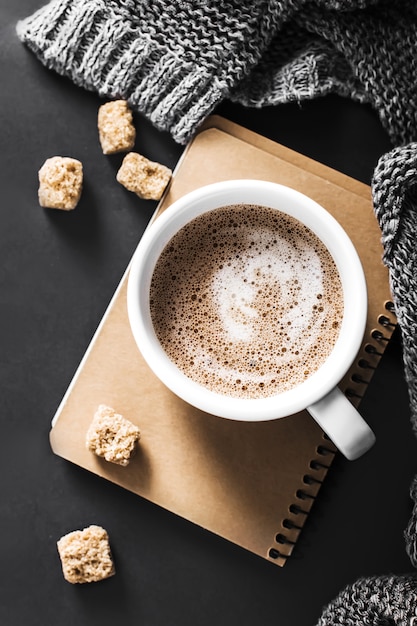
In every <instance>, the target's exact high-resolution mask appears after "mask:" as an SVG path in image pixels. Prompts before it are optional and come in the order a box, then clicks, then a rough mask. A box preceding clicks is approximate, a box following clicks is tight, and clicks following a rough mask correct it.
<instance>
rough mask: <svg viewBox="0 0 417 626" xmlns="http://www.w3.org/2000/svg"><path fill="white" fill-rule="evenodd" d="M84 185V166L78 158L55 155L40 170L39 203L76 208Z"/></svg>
mask: <svg viewBox="0 0 417 626" xmlns="http://www.w3.org/2000/svg"><path fill="white" fill-rule="evenodd" d="M82 186H83V166H82V163H81V162H80V161H77V159H72V158H71V157H61V156H54V157H51V158H49V159H46V161H45V163H44V164H43V165H42V167H41V169H40V170H39V190H38V197H39V204H40V205H41V206H42V207H45V208H48V209H63V210H64V211H70V210H71V209H75V207H76V206H77V204H78V201H79V199H80V196H81V190H82Z"/></svg>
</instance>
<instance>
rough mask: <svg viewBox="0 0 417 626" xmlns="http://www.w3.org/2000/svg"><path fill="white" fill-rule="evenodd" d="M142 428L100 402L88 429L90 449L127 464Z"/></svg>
mask: <svg viewBox="0 0 417 626" xmlns="http://www.w3.org/2000/svg"><path fill="white" fill-rule="evenodd" d="M139 439H140V430H139V428H138V427H137V426H135V424H132V422H131V421H129V420H128V419H126V418H125V417H123V415H120V414H118V413H116V411H115V410H114V409H113V408H112V407H109V406H107V405H105V404H100V405H99V407H98V408H97V411H96V412H95V414H94V417H93V421H92V422H91V424H90V427H89V429H88V431H87V436H86V445H87V448H88V449H89V450H91V451H92V452H94V454H96V455H97V456H99V457H102V458H104V459H105V460H106V461H109V462H110V463H116V464H117V465H123V466H126V465H128V464H129V462H130V460H131V457H132V455H133V454H134V452H135V449H136V445H137V442H138V441H139Z"/></svg>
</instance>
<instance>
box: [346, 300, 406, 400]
mask: <svg viewBox="0 0 417 626" xmlns="http://www.w3.org/2000/svg"><path fill="white" fill-rule="evenodd" d="M385 310H386V311H387V313H389V314H390V315H391V317H389V316H388V315H385V314H383V313H382V314H381V315H378V319H377V324H378V325H379V328H374V329H372V331H371V336H370V339H371V340H373V341H372V342H371V341H369V342H367V343H366V344H365V345H364V347H363V353H364V355H363V356H362V357H361V358H360V359H359V360H358V362H357V366H358V368H359V370H360V371H357V372H354V373H353V374H352V375H351V377H350V383H353V385H349V386H348V387H347V388H346V390H345V395H346V396H347V397H348V398H349V399H350V400H352V402H355V401H356V402H357V403H359V402H360V400H361V399H362V398H363V396H364V393H365V387H366V386H367V385H369V383H370V382H371V378H372V376H373V373H374V371H375V370H376V368H377V366H378V362H379V360H380V359H381V357H382V356H383V354H384V350H385V347H386V345H387V343H388V342H389V341H390V339H391V336H392V333H393V332H394V329H395V328H396V325H397V323H396V321H395V320H394V318H395V307H394V303H393V302H391V301H387V302H386V303H385Z"/></svg>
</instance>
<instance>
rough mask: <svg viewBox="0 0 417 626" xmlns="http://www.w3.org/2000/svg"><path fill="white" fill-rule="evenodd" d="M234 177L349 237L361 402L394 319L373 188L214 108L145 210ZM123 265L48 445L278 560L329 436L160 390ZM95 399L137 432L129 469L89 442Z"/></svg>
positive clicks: (314, 488) (311, 489) (319, 477)
mask: <svg viewBox="0 0 417 626" xmlns="http://www.w3.org/2000/svg"><path fill="white" fill-rule="evenodd" d="M232 178H258V179H264V180H270V181H274V182H278V183H282V184H285V185H288V186H291V187H294V188H296V189H298V190H299V191H302V192H304V193H305V194H307V195H309V196H310V197H312V198H313V199H314V200H316V201H317V202H319V203H320V204H322V205H323V206H324V207H325V208H326V209H327V210H328V211H330V213H332V214H333V215H334V216H335V217H336V218H337V219H338V220H339V222H340V223H341V224H342V226H343V227H344V228H345V230H346V231H347V233H348V234H349V235H350V237H351V239H352V241H353V242H354V244H355V247H356V249H357V251H358V253H359V255H360V257H361V259H362V263H363V265H364V270H365V275H366V279H367V286H368V293H369V312H368V322H367V328H366V334H365V339H364V342H363V345H362V348H361V351H360V353H359V354H358V359H357V360H356V362H355V364H354V366H353V367H352V368H351V370H350V371H349V372H348V374H347V375H346V376H345V378H344V380H343V381H342V382H341V385H340V386H341V388H342V389H343V390H344V391H346V392H347V393H348V395H349V397H350V399H351V401H352V402H353V403H354V404H356V405H358V404H359V403H360V398H361V396H362V395H363V393H364V391H365V389H366V385H367V384H368V383H369V382H370V379H371V377H372V374H373V372H374V370H375V368H376V366H377V364H378V362H379V359H380V358H381V356H382V353H383V351H384V348H385V346H386V343H387V340H389V338H390V336H391V334H392V332H393V329H394V325H395V318H394V316H393V314H392V313H391V311H390V309H389V306H388V308H387V303H389V302H390V299H391V294H390V289H389V281H388V273H387V270H386V268H385V267H384V265H383V264H382V260H381V258H382V247H381V238H380V231H379V227H378V225H377V222H376V220H375V217H374V214H373V210H372V201H371V193H370V188H369V187H368V186H367V185H364V184H362V183H360V182H358V181H356V180H353V179H352V178H349V177H348V176H345V175H343V174H340V173H339V172H337V171H335V170H332V169H331V168H328V167H326V166H324V165H322V164H319V163H317V162H315V161H313V160H311V159H309V158H306V157H305V156H303V155H300V154H298V153H296V152H294V151H292V150H289V149H288V148H285V147H284V146H281V145H279V144H276V143H274V142H272V141H270V140H268V139H265V138H264V137H261V136H259V135H257V134H255V133H253V132H251V131H248V130H247V129H244V128H242V127H240V126H238V125H236V124H234V123H231V122H229V121H227V120H225V119H223V118H220V117H218V116H212V117H211V118H209V119H208V120H207V121H206V123H205V124H204V125H203V126H202V128H201V129H200V132H199V133H198V134H197V135H196V136H195V138H194V139H193V140H192V141H191V143H190V144H189V145H188V147H187V148H186V149H185V151H184V154H183V156H182V157H181V159H180V161H179V163H178V165H177V167H176V170H175V172H174V176H173V179H172V182H171V184H170V187H169V189H168V190H167V192H166V194H165V196H164V198H163V199H162V201H161V203H160V205H159V207H158V209H157V211H156V213H155V215H154V217H153V219H157V216H158V215H159V214H160V213H161V212H162V211H163V210H164V209H165V208H166V207H167V206H169V205H170V204H171V203H172V202H174V201H175V200H176V199H177V198H179V197H180V196H182V195H183V194H185V193H187V192H188V191H191V190H192V189H195V188H197V187H200V186H202V185H205V184H209V183H211V182H215V181H219V180H226V179H232ZM128 272H129V268H127V270H126V273H125V275H124V276H123V278H122V280H121V283H120V285H119V287H118V289H117V290H116V293H115V294H114V297H113V298H112V301H111V302H110V304H109V307H108V309H107V311H106V313H105V315H104V317H103V319H102V321H101V323H100V325H99V327H98V329H97V331H96V333H95V335H94V337H93V339H92V341H91V343H90V346H89V347H88V349H87V351H86V354H85V355H84V357H83V359H82V361H81V363H80V366H79V368H78V370H77V372H76V374H75V376H74V378H73V380H72V381H71V383H70V385H69V388H68V390H67V392H66V394H65V396H64V398H63V400H62V402H61V404H60V406H59V407H58V410H57V412H56V414H55V416H54V419H53V421H52V428H51V432H50V442H51V446H52V449H53V451H54V452H55V453H56V454H57V455H59V456H61V457H63V458H65V459H67V460H69V461H71V462H73V463H75V464H77V465H79V466H81V467H83V468H85V469H87V470H89V471H91V472H94V473H95V474H97V475H99V476H101V477H103V478H105V479H108V480H110V481H112V482H114V483H116V484H118V485H120V486H122V487H124V488H126V489H129V490H130V491H132V492H134V493H136V494H138V495H139V496H141V497H143V498H146V499H148V500H149V501H151V502H153V503H155V504H157V505H159V506H161V507H162V508H164V509H167V510H169V511H171V512H173V513H175V514H177V515H180V516H182V517H183V518H185V519H187V520H189V521H191V522H193V523H195V524H198V525H199V526H201V527H203V528H205V529H207V530H209V531H211V532H213V533H216V534H218V535H220V536H221V537H223V538H225V539H227V540H229V541H232V542H234V543H236V544H237V545H239V546H241V547H242V548H245V549H247V550H250V551H252V552H254V553H255V554H258V555H259V556H261V557H263V558H265V559H268V560H269V561H271V562H273V563H275V564H276V565H279V566H282V565H284V564H285V561H286V559H287V558H288V556H289V555H290V554H291V552H292V551H293V549H294V545H295V542H296V540H297V538H298V536H299V533H300V531H301V529H302V527H303V524H304V522H305V520H306V518H307V515H308V514H309V512H310V509H311V507H312V505H313V503H314V499H315V497H316V496H317V494H318V492H319V489H320V486H321V483H322V481H323V480H324V478H325V476H326V473H327V471H328V469H329V467H330V466H331V462H332V459H333V457H334V454H335V448H334V446H333V445H332V444H331V443H330V442H329V441H328V440H327V439H326V438H325V436H324V435H323V433H322V432H321V430H320V428H319V427H318V426H317V424H316V423H315V422H314V420H313V419H312V418H311V417H310V415H309V414H308V413H307V412H306V411H303V412H301V413H298V414H297V415H293V416H291V417H287V418H283V419H279V420H274V421H269V422H262V423H247V422H233V421H230V420H225V419H222V418H219V417H215V416H213V415H209V414H207V413H204V412H202V411H199V410H197V409H194V408H192V407H190V406H189V405H187V404H186V403H185V402H183V401H182V400H180V399H179V398H177V397H176V396H175V395H174V394H172V393H171V392H170V391H169V390H168V389H166V388H165V386H164V385H162V383H160V382H159V380H158V379H157V378H156V377H155V376H154V375H153V373H152V372H151V371H150V370H149V368H148V367H147V365H146V364H145V362H144V360H143V359H142V357H141V355H140V353H139V351H138V349H137V348H136V344H135V342H134V340H133V337H132V334H131V330H130V327H129V322H128V318H127V310H126V284H127V279H128ZM381 316H382V317H381ZM375 330H377V331H378V333H379V334H378V333H377V334H376V335H375V337H376V338H373V337H372V333H373V331H375ZM374 334H375V333H374ZM381 337H382V338H381ZM369 346H370V347H369ZM99 404H108V405H110V406H112V407H113V408H114V409H115V410H116V411H117V412H118V413H121V414H123V415H124V416H125V417H127V418H128V419H130V420H131V421H132V422H134V423H136V424H137V425H138V426H139V428H140V430H141V441H140V445H139V447H138V451H137V453H136V455H135V456H134V458H133V459H132V461H131V463H130V465H129V466H127V467H120V466H117V465H114V464H111V463H107V462H106V461H104V460H102V459H100V458H98V457H96V456H95V455H94V454H93V453H91V452H89V451H88V450H87V449H86V445H85V435H86V431H87V429H88V426H89V424H90V422H91V420H92V417H93V414H94V412H95V410H96V408H97V406H98V405H99Z"/></svg>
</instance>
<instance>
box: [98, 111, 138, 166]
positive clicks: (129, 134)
mask: <svg viewBox="0 0 417 626" xmlns="http://www.w3.org/2000/svg"><path fill="white" fill-rule="evenodd" d="M98 132H99V138H100V143H101V148H102V150H103V153H104V154H114V153H115V152H127V151H128V150H131V149H132V148H133V146H134V144H135V139H136V129H135V127H134V125H133V116H132V111H131V110H130V109H129V106H128V104H127V102H126V100H114V101H112V102H106V104H103V105H102V106H101V107H100V108H99V110H98Z"/></svg>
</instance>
